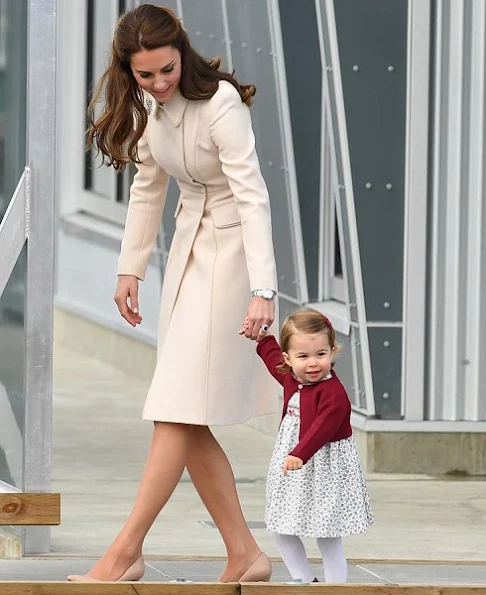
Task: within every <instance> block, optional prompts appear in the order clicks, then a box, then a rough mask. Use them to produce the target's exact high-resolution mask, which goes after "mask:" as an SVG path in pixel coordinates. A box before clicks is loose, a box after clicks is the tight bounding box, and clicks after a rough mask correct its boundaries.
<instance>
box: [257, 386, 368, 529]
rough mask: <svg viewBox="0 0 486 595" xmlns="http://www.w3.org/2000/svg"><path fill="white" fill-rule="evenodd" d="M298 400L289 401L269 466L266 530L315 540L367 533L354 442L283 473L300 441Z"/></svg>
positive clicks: (331, 446)
mask: <svg viewBox="0 0 486 595" xmlns="http://www.w3.org/2000/svg"><path fill="white" fill-rule="evenodd" d="M299 399H300V395H299V393H295V394H294V395H293V396H292V398H291V399H290V401H289V404H288V407H287V412H286V414H285V417H284V419H283V420H282V423H281V425H280V430H279V433H278V437H277V442H276V445H275V449H274V452H273V455H272V459H271V462H270V469H269V473H268V480H267V498H266V511H265V521H266V524H267V529H268V530H269V531H272V532H275V533H280V534H283V535H299V536H301V537H315V538H319V537H342V536H345V535H354V534H357V533H363V532H365V531H367V530H368V528H369V526H370V525H371V524H372V522H373V514H372V511H371V505H370V499H369V495H368V490H367V488H366V484H365V480H364V477H363V472H362V469H361V463H360V461H359V457H358V452H357V450H356V445H355V443H354V439H353V437H350V438H346V439H344V440H339V441H337V442H330V443H328V444H326V445H325V446H324V447H323V448H321V449H320V450H319V451H318V452H317V453H316V454H315V455H314V456H313V457H312V458H311V459H310V460H309V461H308V462H307V463H306V464H305V465H304V466H303V467H302V469H299V470H298V471H288V473H287V476H284V474H283V465H284V462H285V459H286V458H287V456H288V454H289V452H291V451H292V450H293V449H294V448H295V446H296V445H297V443H298V441H299V429H300V416H299V409H300V403H299Z"/></svg>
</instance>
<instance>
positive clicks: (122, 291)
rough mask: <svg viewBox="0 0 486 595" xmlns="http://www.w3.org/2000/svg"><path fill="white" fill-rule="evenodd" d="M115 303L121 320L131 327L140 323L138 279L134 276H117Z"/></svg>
mask: <svg viewBox="0 0 486 595" xmlns="http://www.w3.org/2000/svg"><path fill="white" fill-rule="evenodd" d="M114 300H115V303H116V305H117V306H118V310H119V311H120V314H121V315H122V316H123V318H124V319H125V320H126V321H127V322H128V324H131V325H132V326H137V324H140V323H141V322H142V317H141V316H140V314H139V313H138V312H139V310H138V278H137V277H135V276H134V275H119V276H118V283H117V286H116V291H115V297H114Z"/></svg>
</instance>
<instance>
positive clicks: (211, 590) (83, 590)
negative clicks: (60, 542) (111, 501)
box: [0, 581, 240, 595]
mask: <svg viewBox="0 0 486 595" xmlns="http://www.w3.org/2000/svg"><path fill="white" fill-rule="evenodd" d="M239 594H240V586H239V585H238V583H187V584H184V583H69V582H42V583H41V582H39V583H38V582H24V581H15V582H0V595H239Z"/></svg>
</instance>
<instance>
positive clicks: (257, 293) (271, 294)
mask: <svg viewBox="0 0 486 595" xmlns="http://www.w3.org/2000/svg"><path fill="white" fill-rule="evenodd" d="M251 295H252V296H253V297H261V298H263V299H264V300H273V299H274V298H275V296H276V295H277V292H276V291H274V290H273V289H254V290H253V291H252V292H251Z"/></svg>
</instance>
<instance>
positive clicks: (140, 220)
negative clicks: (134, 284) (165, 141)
mask: <svg viewBox="0 0 486 595" xmlns="http://www.w3.org/2000/svg"><path fill="white" fill-rule="evenodd" d="M146 135H147V130H145V132H144V134H143V136H142V138H141V139H140V140H139V142H138V157H139V160H140V162H141V163H137V164H136V166H137V173H136V174H135V177H134V179H133V183H132V185H131V187H130V200H129V203H128V212H127V218H126V222H125V232H124V234H123V240H122V245H121V253H120V258H119V260H118V274H119V275H135V276H136V277H138V278H139V279H140V280H143V279H144V278H145V273H146V271H147V265H148V261H149V257H150V253H151V252H152V249H153V247H154V245H155V241H156V239H157V234H158V233H159V228H160V223H161V220H162V211H163V209H164V204H165V199H166V196H167V187H168V185H169V176H168V174H167V173H166V172H165V171H164V170H163V169H161V168H160V167H159V165H158V164H157V162H156V161H155V159H154V158H153V157H152V154H151V152H150V148H149V146H148V142H147V138H146Z"/></svg>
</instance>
